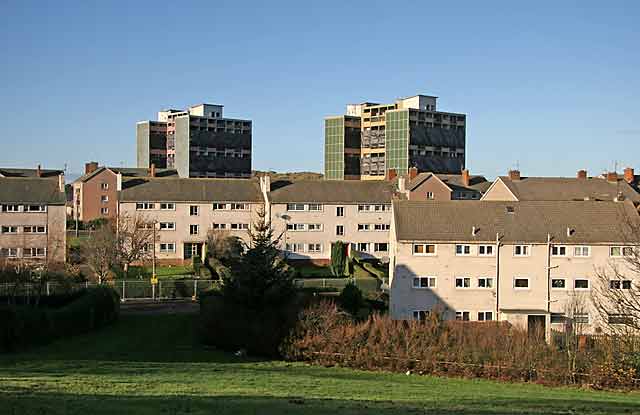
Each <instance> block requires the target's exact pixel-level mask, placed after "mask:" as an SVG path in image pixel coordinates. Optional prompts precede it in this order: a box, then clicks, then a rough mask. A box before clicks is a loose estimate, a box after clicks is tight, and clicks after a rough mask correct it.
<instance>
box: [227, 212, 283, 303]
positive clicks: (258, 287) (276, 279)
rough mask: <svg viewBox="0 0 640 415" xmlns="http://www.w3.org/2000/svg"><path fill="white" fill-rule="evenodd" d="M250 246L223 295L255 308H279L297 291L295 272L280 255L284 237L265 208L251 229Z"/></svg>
mask: <svg viewBox="0 0 640 415" xmlns="http://www.w3.org/2000/svg"><path fill="white" fill-rule="evenodd" d="M249 237H250V244H249V249H247V251H246V252H244V253H243V254H242V257H241V258H240V260H239V261H237V263H236V264H234V266H233V269H232V272H231V273H229V274H228V275H226V276H224V279H223V281H224V284H223V287H222V294H223V296H224V297H225V298H226V299H228V300H231V301H233V302H234V303H236V304H238V305H241V306H243V307H245V308H247V309H251V310H256V311H259V310H264V309H266V308H277V307H278V306H280V305H283V304H284V303H286V302H287V300H290V299H291V297H292V295H293V294H294V291H295V290H294V284H293V273H292V272H291V271H290V269H289V268H288V267H287V264H286V263H285V261H284V259H283V258H282V256H281V255H280V251H279V249H278V243H279V241H280V238H281V235H280V236H277V237H276V236H274V232H273V229H272V227H271V222H270V221H269V220H268V219H267V218H266V213H265V211H264V210H260V211H259V212H258V220H257V221H256V222H255V223H254V224H253V225H252V229H251V230H250V231H249Z"/></svg>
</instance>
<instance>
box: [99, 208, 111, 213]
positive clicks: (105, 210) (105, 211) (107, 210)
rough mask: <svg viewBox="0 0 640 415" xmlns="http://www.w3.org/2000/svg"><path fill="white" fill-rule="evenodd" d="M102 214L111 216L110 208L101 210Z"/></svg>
mask: <svg viewBox="0 0 640 415" xmlns="http://www.w3.org/2000/svg"><path fill="white" fill-rule="evenodd" d="M100 214H101V215H108V214H109V208H107V207H104V208H100Z"/></svg>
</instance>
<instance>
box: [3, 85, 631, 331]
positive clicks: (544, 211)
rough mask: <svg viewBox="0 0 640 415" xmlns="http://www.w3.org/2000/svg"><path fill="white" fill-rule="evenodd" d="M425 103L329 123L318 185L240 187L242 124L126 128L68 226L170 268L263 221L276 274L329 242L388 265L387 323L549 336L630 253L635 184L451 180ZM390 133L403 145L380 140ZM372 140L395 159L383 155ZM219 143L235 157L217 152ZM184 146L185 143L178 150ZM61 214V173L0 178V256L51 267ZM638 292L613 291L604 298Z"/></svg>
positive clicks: (76, 190)
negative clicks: (127, 230)
mask: <svg viewBox="0 0 640 415" xmlns="http://www.w3.org/2000/svg"><path fill="white" fill-rule="evenodd" d="M435 102H436V101H435V97H426V96H418V97H414V98H411V99H404V100H399V101H396V103H395V104H389V105H380V104H372V103H364V104H358V105H356V106H350V107H349V108H348V111H347V113H348V114H347V115H345V116H342V117H330V118H328V119H327V121H326V126H325V127H326V128H325V130H326V138H325V139H326V147H327V150H326V152H327V157H329V159H328V160H327V161H326V164H327V165H326V166H325V167H326V168H327V169H331V172H330V174H329V173H327V175H326V177H325V179H324V180H303V181H281V180H278V181H276V180H274V181H273V182H272V180H271V176H269V175H267V174H265V175H261V176H260V177H247V176H249V174H248V173H247V171H245V170H246V169H245V170H243V169H244V168H245V167H246V164H247V158H248V159H249V166H250V155H251V153H250V139H251V136H250V126H251V124H250V122H249V121H243V120H227V119H221V114H222V107H221V106H211V105H202V106H197V107H193V108H196V110H194V111H192V112H189V111H178V110H169V111H166V112H162V113H161V114H159V120H161V121H158V122H154V126H153V127H154V128H147V127H149V125H150V124H149V123H151V122H146V123H142V124H139V125H138V145H139V147H138V158H139V165H138V167H136V168H116V167H107V166H99V165H98V164H97V163H94V162H92V163H87V165H86V167H85V174H84V175H83V176H82V177H80V178H79V179H78V180H76V181H75V182H74V183H73V185H72V192H70V197H69V198H68V199H69V204H70V205H71V206H70V215H71V217H73V218H76V219H78V220H82V221H89V220H92V219H96V218H101V217H106V218H113V217H118V216H120V215H127V216H135V215H139V216H142V217H144V218H145V219H146V220H148V221H152V222H155V223H156V224H157V228H156V229H158V232H157V234H158V235H157V240H156V245H157V246H156V247H155V248H156V249H155V252H156V253H157V259H158V261H159V262H160V263H167V264H176V263H183V262H184V261H190V259H191V258H192V257H194V256H196V255H197V256H202V255H204V254H205V251H206V241H207V235H208V234H209V233H210V232H225V233H228V234H230V235H236V236H238V237H240V238H242V239H243V240H244V241H245V242H249V240H248V229H249V228H250V227H251V225H252V223H253V222H254V221H255V220H256V218H257V215H258V212H259V211H261V210H263V211H264V212H265V213H266V215H267V217H268V218H269V219H270V220H271V223H272V225H273V227H274V229H275V230H276V234H278V235H282V237H281V240H280V243H281V250H282V251H283V253H286V254H287V257H288V258H289V260H291V261H313V262H317V263H328V262H329V261H330V257H331V247H332V244H333V243H335V242H336V241H343V242H345V243H347V246H348V247H349V250H350V251H352V252H356V253H358V255H360V256H361V257H364V258H377V259H380V260H382V261H383V262H385V263H386V262H388V263H389V275H390V276H389V281H388V289H389V294H390V314H391V315H392V316H393V317H394V318H397V319H424V318H426V317H427V316H428V315H429V314H430V313H432V312H435V311H438V312H439V313H441V314H442V315H444V316H445V317H446V318H450V319H457V320H469V321H491V320H504V321H509V322H511V323H513V324H516V325H521V326H524V327H530V326H532V325H536V326H539V325H542V326H544V327H545V328H546V329H547V330H550V329H551V328H553V327H554V325H560V324H562V322H563V319H564V317H565V315H564V314H565V313H566V309H567V305H568V304H569V303H570V302H574V301H576V300H577V299H579V298H583V297H584V298H587V297H588V296H589V295H590V294H591V293H592V292H593V291H594V290H595V289H596V288H597V287H596V284H598V279H597V273H598V270H599V269H602V268H603V267H610V266H616V265H617V266H619V267H622V268H624V267H625V266H626V265H625V264H626V262H625V257H627V256H629V255H632V254H633V253H634V252H637V246H638V245H639V244H640V241H638V240H637V238H638V233H637V232H634V230H636V229H635V227H636V226H638V227H640V215H639V213H638V212H639V211H638V206H640V193H639V190H638V189H639V187H638V186H639V183H640V177H639V176H638V175H635V172H634V170H633V169H632V168H627V169H625V170H624V173H622V174H619V173H616V172H610V173H606V174H603V175H595V176H589V175H588V173H587V172H586V171H584V170H581V171H579V172H577V174H576V176H574V177H570V178H550V177H525V176H522V175H521V174H520V172H519V171H516V170H511V171H509V172H508V175H506V176H501V177H498V178H497V179H495V180H494V181H492V182H491V181H488V180H486V179H485V178H484V177H483V176H478V175H472V174H470V172H469V171H468V170H467V169H465V167H464V165H465V152H464V149H465V138H464V137H465V124H464V122H465V119H466V118H465V116H464V115H462V114H455V113H439V112H436V111H435ZM405 118H406V119H405ZM451 120H453V121H451ZM405 121H406V125H407V130H406V131H405V132H403V133H402V134H407V136H406V137H404V138H402V137H400V136H399V135H398V134H400V132H398V131H396V132H394V133H392V132H391V130H394V129H396V130H397V129H402V128H403V127H402V125H404V124H403V123H405ZM180 125H183V126H185V129H183V128H182V127H180ZM178 127H180V128H178ZM187 127H188V128H187ZM152 130H153V131H152ZM156 130H157V131H156ZM160 130H162V131H160ZM183 130H184V131H183ZM190 130H191V133H190V132H189V131H190ZM193 130H197V131H195V132H193ZM387 130H389V131H388V133H389V140H392V139H393V140H396V141H397V142H395V141H394V142H395V144H394V146H386V145H385V140H386V134H387ZM179 134H183V135H184V136H179ZM234 134H237V135H239V136H240V137H242V143H241V145H240V146H239V147H238V148H236V149H235V150H233V151H232V149H231V147H233V146H232V145H231V143H233V140H234ZM394 134H395V135H394ZM217 135H220V137H222V138H221V140H222V141H221V142H223V143H224V146H226V147H225V148H224V150H222V147H223V146H221V145H218V144H215V140H216V137H217ZM190 136H195V137H197V139H198V140H200V142H199V144H198V145H190V144H188V139H187V138H188V137H190ZM396 136H398V137H396ZM185 137H186V138H185ZM393 137H395V138H393ZM184 140H187V144H185V143H184ZM398 140H399V141H398ZM430 140H431V141H430ZM447 140H448V141H447ZM177 142H180V143H181V144H180V145H179V146H178V145H177V144H175V143H177ZM447 142H449V144H447ZM403 143H404V144H403ZM347 144H348V145H347ZM399 146H400V147H402V148H400V147H399ZM403 146H404V147H403ZM180 148H183V149H182V150H180ZM151 150H153V151H151ZM329 150H331V151H329ZM180 151H187V154H190V155H189V156H188V157H186V158H185V157H183V156H181V155H179V154H178V152H180ZM385 152H387V154H385ZM329 153H331V154H329ZM202 157H204V158H205V159H204V161H203V160H201V159H200V158H202ZM158 160H161V163H160V167H158V168H157V166H156V163H155V162H154V161H158ZM374 163H375V165H374ZM193 166H198V167H197V171H195V170H194V167H193ZM212 166H213V167H212ZM225 166H231V167H233V169H234V170H233V172H232V174H228V173H227V172H225ZM209 168H212V169H213V170H207V169H209ZM190 171H191V173H190ZM193 176H197V177H193ZM231 176H233V177H231ZM66 201H67V198H65V193H64V176H63V175H62V172H60V171H52V170H41V169H40V168H38V169H35V170H28V169H0V204H1V206H2V210H1V212H0V225H1V226H2V232H1V234H0V255H1V256H2V257H4V258H8V259H12V260H18V259H22V260H25V259H28V260H45V261H64V257H65V252H66V247H65V237H64V235H65V219H66V216H67V215H66V213H65V209H66V208H65V202H66ZM637 284H640V281H637V280H632V279H629V280H622V281H612V282H611V283H610V287H608V289H623V290H624V289H632V288H633V287H637ZM588 303H589V302H588V301H587V304H588ZM575 318H576V319H578V320H579V321H580V322H581V323H583V324H585V325H586V327H587V328H588V330H590V331H592V332H598V331H599V330H600V329H601V328H602V327H603V325H604V323H605V322H603V321H602V318H604V317H602V316H600V315H599V314H598V313H597V312H596V310H595V309H593V307H592V306H591V305H588V306H587V307H585V308H584V309H583V310H581V312H580V313H579V315H577V316H575ZM624 318H626V317H625V316H624V315H612V316H610V319H611V321H614V322H615V321H616V319H618V320H623V319H624Z"/></svg>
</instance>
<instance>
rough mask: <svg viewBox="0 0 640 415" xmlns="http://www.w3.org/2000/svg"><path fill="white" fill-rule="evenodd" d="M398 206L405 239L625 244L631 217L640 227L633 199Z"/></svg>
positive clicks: (400, 234) (398, 222) (400, 230)
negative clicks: (631, 200)
mask: <svg viewBox="0 0 640 415" xmlns="http://www.w3.org/2000/svg"><path fill="white" fill-rule="evenodd" d="M393 209H394V224H395V229H396V235H397V238H398V240H403V241H433V242H437V241H449V242H453V241H477V242H491V241H495V239H496V233H498V234H500V236H501V241H502V242H531V243H533V242H539V243H545V242H547V234H551V236H552V240H553V241H555V242H556V243H558V242H559V243H599V242H600V243H604V242H616V241H618V242H621V241H624V240H630V239H632V236H631V235H630V229H629V228H628V226H627V223H628V221H631V222H633V223H635V224H637V225H640V215H639V214H638V212H637V210H636V209H635V207H634V206H633V203H631V202H630V201H625V202H593V201H588V202H584V201H583V202H573V201H530V202H488V201H426V202H422V201H420V202H417V201H397V202H394V204H393ZM509 210H512V211H513V212H512V213H510V212H509ZM474 226H475V227H476V235H475V236H472V230H473V227H474ZM567 228H570V229H573V230H574V231H573V233H572V234H571V236H568V235H567ZM638 236H639V235H636V238H635V239H634V240H637V239H638V238H637V237H638Z"/></svg>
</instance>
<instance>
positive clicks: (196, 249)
mask: <svg viewBox="0 0 640 415" xmlns="http://www.w3.org/2000/svg"><path fill="white" fill-rule="evenodd" d="M196 255H197V256H200V257H201V256H202V243H197V242H185V243H184V259H191V258H193V257H194V256H196Z"/></svg>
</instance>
